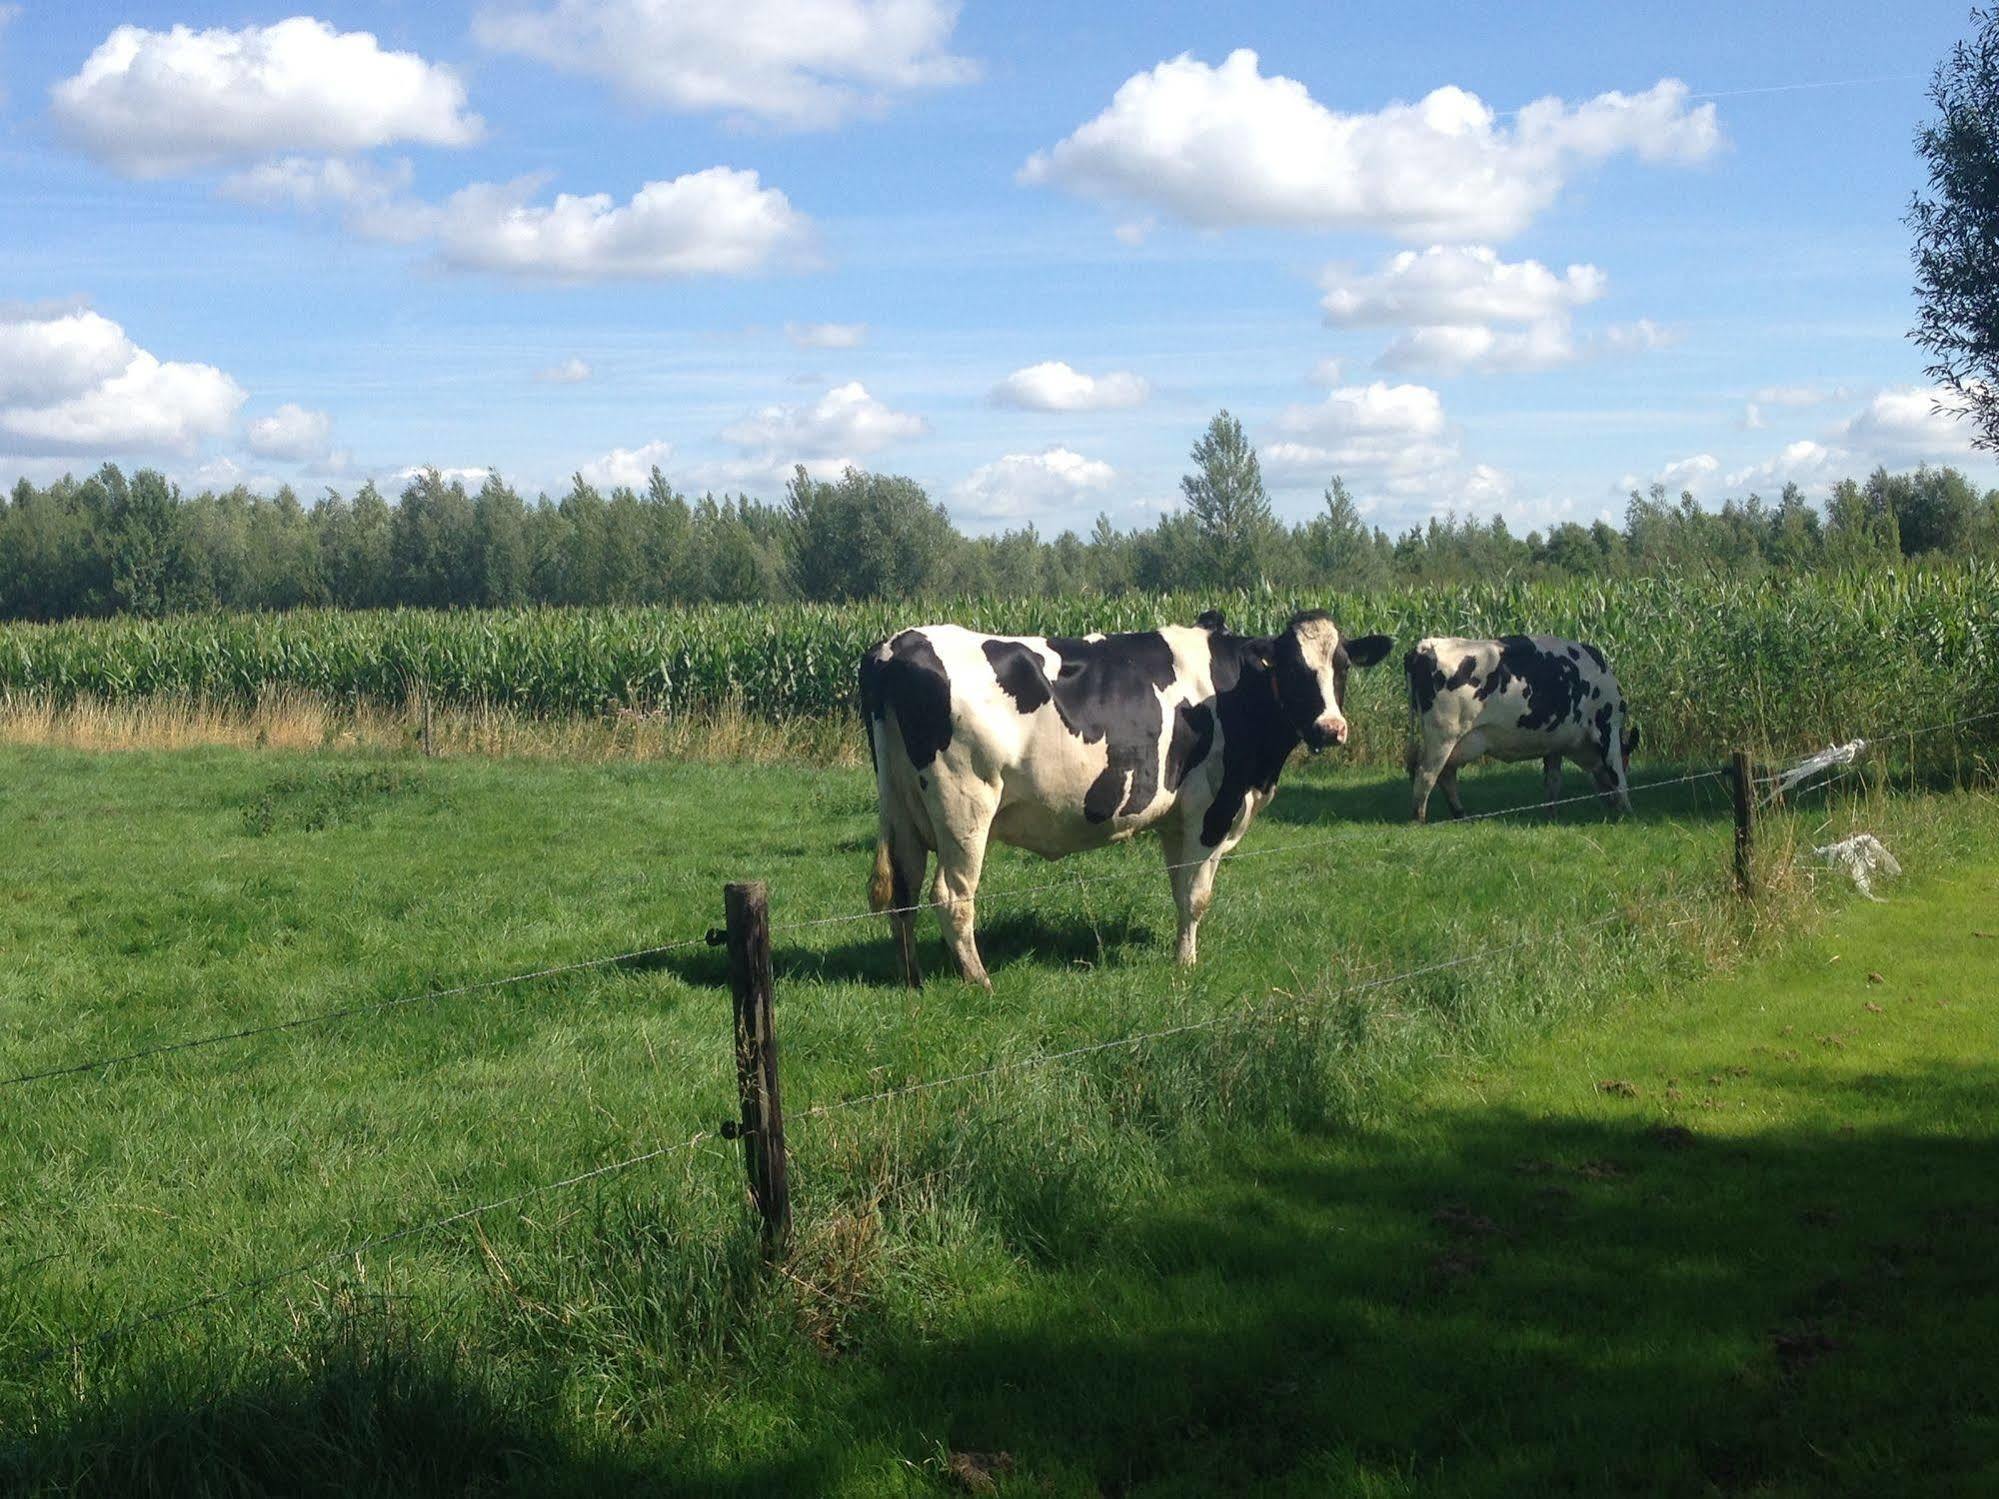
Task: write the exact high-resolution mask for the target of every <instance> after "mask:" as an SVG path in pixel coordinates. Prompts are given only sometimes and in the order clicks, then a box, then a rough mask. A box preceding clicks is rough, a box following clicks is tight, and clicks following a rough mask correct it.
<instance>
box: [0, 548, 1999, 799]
mask: <svg viewBox="0 0 1999 1499" xmlns="http://www.w3.org/2000/svg"><path fill="white" fill-rule="evenodd" d="M1304 602H1307V603H1311V604H1316V605H1322V606H1324V607H1326V608H1329V609H1330V610H1331V611H1332V612H1333V615H1334V617H1335V618H1336V619H1337V620H1338V621H1339V622H1340V624H1341V626H1342V628H1343V629H1346V630H1347V631H1349V632H1350V633H1355V634H1358V633H1365V632H1369V631H1376V630H1381V631H1387V632H1390V633H1392V634H1394V635H1395V636H1396V637H1397V640H1398V642H1400V643H1403V644H1407V643H1410V642H1413V641H1414V640H1415V639H1416V638H1417V637H1419V636H1422V635H1436V634H1461V635H1498V634H1505V633H1509V632H1514V631H1526V632H1547V633H1552V634H1558V635H1568V636H1573V637H1575V638H1578V639H1582V640H1588V641H1592V642H1594V643H1595V644H1597V645H1598V646H1600V647H1601V648H1602V649H1603V650H1604V652H1605V653H1606V655H1607V656H1608V657H1609V658H1610V661H1611V664H1612V666H1613V667H1614V668H1615V670H1616V671H1617V673H1618V675H1619V678H1620V679H1621V681H1622V682H1623V684H1624V689H1625V694H1626V697H1627V698H1628V699H1629V700H1630V702H1631V704H1632V709H1633V717H1634V719H1635V721H1636V722H1638V723H1639V724H1640V725H1641V726H1642V730H1643V734H1644V740H1645V748H1646V752H1647V754H1648V756H1649V757H1656V758H1664V759H1691V758H1699V757H1707V756H1712V755H1713V754H1715V753H1716V752H1717V750H1718V749H1720V748H1722V747H1725V746H1727V745H1730V744H1736V743H1753V744H1759V745H1765V746H1771V747H1775V748H1777V749H1780V750H1781V749H1788V748H1794V747H1798V746H1804V745H1817V744H1824V743H1829V742H1835V741H1839V740H1844V739H1848V738H1851V737H1853V736H1854V735H1856V734H1866V733H1872V732H1877V731H1879V730H1882V729H1883V728H1888V729H1894V728H1901V727H1909V726H1914V725H1916V724H1919V723H1930V722H1936V721H1941V720H1945V719H1950V718H1955V717H1958V716H1960V715H1968V714H1972V713H1978V712H1984V711H1987V710H1989V709H1991V708H1993V707H1995V706H1999V568H1995V567H1994V566H1993V565H1991V564H1989V563H1970V564H1966V565H1962V566H1956V565H1953V566H1945V567H1938V568H1912V569H1907V570H1901V571H1889V570H1883V571H1880V572H1876V573H1870V574H1841V575H1833V574H1823V575H1810V576H1805V577H1799V578H1789V579H1782V580H1774V579H1772V580H1761V581H1734V580H1726V579H1713V580H1710V579H1699V578H1690V577H1683V578H1669V579H1639V580H1629V581H1617V582H1600V583H1578V582H1550V583H1526V582H1509V583H1490V584H1475V585H1469V586H1461V587H1441V588H1408V589H1401V590H1395V591H1389V592H1384V593H1372V594H1365V595H1334V596H1332V597H1329V598H1320V599H1313V600H1308V601H1304ZM1213 607H1220V608H1222V609H1223V610H1225V611H1226V613H1227V615H1228V618H1229V622H1230V624H1231V626H1232V627H1234V628H1236V629H1238V630H1242V631H1245V632H1262V631H1268V630H1272V629H1275V628H1277V627H1278V626H1280V625H1281V624H1282V623H1283V620H1284V617H1285V616H1286V615H1287V614H1288V613H1289V612H1290V608H1291V601H1290V600H1279V599H1277V598H1275V597H1272V596H1270V595H1266V594H1200V595H1179V596H1174V595H1164V596H1160V595H1126V596H1122V597H1118V598H1066V599H1057V600H1039V599H1035V600H1018V599H999V598H982V599H968V600H960V601H957V602H955V603H950V604H924V605H909V604H902V603H889V602H871V603H865V604H850V605H817V604H793V605H742V606H712V607H706V608H696V609H678V608H631V609H575V610H570V609H526V610H502V611H487V612H449V613H439V612H423V611H394V612H386V613H341V612H329V611H305V612H298V613H291V614H281V615H187V616H179V617H174V618H169V619H163V620H139V619H114V620H101V621H77V622H71V623H65V624H56V625H10V626H5V627H0V693H4V694H7V695H9V696H16V697H32V698H35V699H37V700H40V701H52V702H57V703H67V702H73V701H76V700H79V699H105V700H110V701H118V700H124V699H132V698H138V697H145V696H152V695H179V696H184V697H188V698H193V699H198V700H204V701H221V702H254V701H255V700H256V699H257V698H258V697H259V695H260V694H262V693H265V692H268V691H270V690H273V689H286V690H293V691H304V692H310V693H316V694H322V695H324V696H325V697H326V698H328V699H330V700H333V701H335V702H339V701H343V700H345V701H352V702H356V703H362V702H366V703H383V702H390V703H400V702H403V701H406V700H408V699H409V698H410V697H412V696H413V695H415V694H417V693H419V692H422V693H427V694H429V696H430V698H431V700H432V701H434V702H437V703H441V704H447V705H455V706H465V707H474V706H485V707H493V708H504V709H509V710H512V711H515V712H519V713H525V714H529V715H535V716H542V717H560V716H571V715H602V714H612V713H619V712H635V713H641V714H663V715H669V716H671V715H682V714H691V713H698V712H712V711H715V710H718V709H724V708H727V709H733V710H739V711H745V712H748V713H750V714H752V715H754V716H756V717H759V718H764V719H769V720H771V721H774V722H782V721H786V720H793V719H797V718H800V717H822V716H826V715H846V714H850V713H852V711H853V707H852V703H853V691H854V689H853V683H854V665H855V662H856V660H857V659H858V657H859V655H860V653H861V652H862V651H863V650H865V649H866V648H867V647H868V646H869V645H870V644H872V643H873V642H875V641H877V640H879V639H881V638H882V637H883V636H885V635H888V634H890V633H892V632H893V631H895V630H896V629H899V628H901V627H902V626H904V625H908V624H912V623H918V622H921V621H924V620H936V619H951V620H955V621H957V622H960V623H963V624H967V625H971V626H973V627H975V628H980V629H986V630H992V631H995V632H1004V633H1018V634H1080V633H1084V632H1087V631H1090V630H1119V629H1140V628H1149V627H1150V626H1152V625H1155V624H1159V623H1162V622H1166V623H1171V622H1181V623H1185V622H1190V621H1192V619H1193V618H1194V616H1195V615H1196V614H1198V613H1199V612H1200V611H1201V610H1203V609H1206V608H1213ZM1351 691H1352V697H1353V700H1352V702H1351V703H1350V704H1349V712H1350V714H1351V715H1352V716H1353V717H1354V718H1355V720H1356V722H1357V724H1358V725H1359V726H1360V728H1361V732H1362V738H1363V741H1364V751H1363V752H1364V753H1365V754H1366V755H1367V756H1368V757H1369V758H1375V759H1393V758H1395V757H1396V756H1397V755H1398V754H1399V752H1400V743H1401V727H1402V722H1403V720H1402V714H1403V712H1404V708H1403V687H1402V682H1401V676H1400V673H1399V671H1398V670H1397V669H1396V667H1395V665H1394V662H1393V658H1391V662H1390V663H1388V664H1385V665H1384V666H1383V667H1382V668H1381V669H1379V670H1375V671H1370V672H1357V673H1355V674H1354V677H1353V680H1352V687H1351ZM1988 727H1989V726H1988ZM1989 739H1990V736H1989V735H1988V736H1987V742H1989Z"/></svg>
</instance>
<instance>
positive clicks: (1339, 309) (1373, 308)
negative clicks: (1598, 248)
mask: <svg viewBox="0 0 1999 1499" xmlns="http://www.w3.org/2000/svg"><path fill="white" fill-rule="evenodd" d="M1319 284H1320V285H1321V286H1323V287H1324V288H1325V292H1326V295H1325V297H1324V298H1323V299H1321V301H1320V303H1319V305H1320V306H1321V307H1322V308H1324V309H1325V314H1326V322H1327V323H1328V324H1329V325H1331V326H1332V327H1335V328H1357V327H1363V326H1367V325H1396V324H1405V323H1414V324H1423V323H1460V324H1463V323H1480V324H1485V323H1538V322H1544V321H1546V320H1548V319H1550V318H1556V317H1561V316H1564V315H1566V314H1567V313H1568V312H1570V311H1571V310H1572V309H1574V308H1577V307H1580V306H1583V305H1584V304H1585V303H1588V302H1594V301H1596V300H1597V299H1598V298H1599V297H1601V296H1602V295H1603V294H1604V291H1605V288H1606V287H1607V286H1608V284H1609V278H1608V277H1607V276H1605V275H1604V273H1603V272H1602V271H1600V270H1598V269H1597V268H1596V267H1595V266H1593V265H1572V266H1570V267H1569V268H1568V269H1567V270H1566V271H1564V272H1563V273H1562V274H1560V275H1557V274H1556V273H1555V272H1553V271H1551V270H1549V269H1548V268H1547V267H1546V266H1545V265H1543V264H1541V262H1540V261H1538V260H1519V261H1512V262H1508V261H1504V260H1501V259H1500V258H1499V255H1498V253H1497V252H1495V251H1494V250H1492V249H1490V248H1489V247H1487V246H1485V245H1432V246H1430V248H1429V249H1427V250H1423V251H1420V252H1419V251H1416V250H1404V251H1402V252H1401V253H1400V254H1398V255H1395V256H1392V257H1390V259H1389V260H1388V261H1387V262H1386V263H1385V264H1384V265H1383V266H1382V268H1381V269H1380V270H1378V271H1376V272H1374V273H1373V274H1372V275H1363V274H1361V273H1359V272H1356V271H1354V270H1352V269H1350V268H1349V267H1346V266H1340V265H1331V266H1327V267H1326V269H1325V270H1324V271H1323V272H1322V273H1321V275H1320V278H1319Z"/></svg>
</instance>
